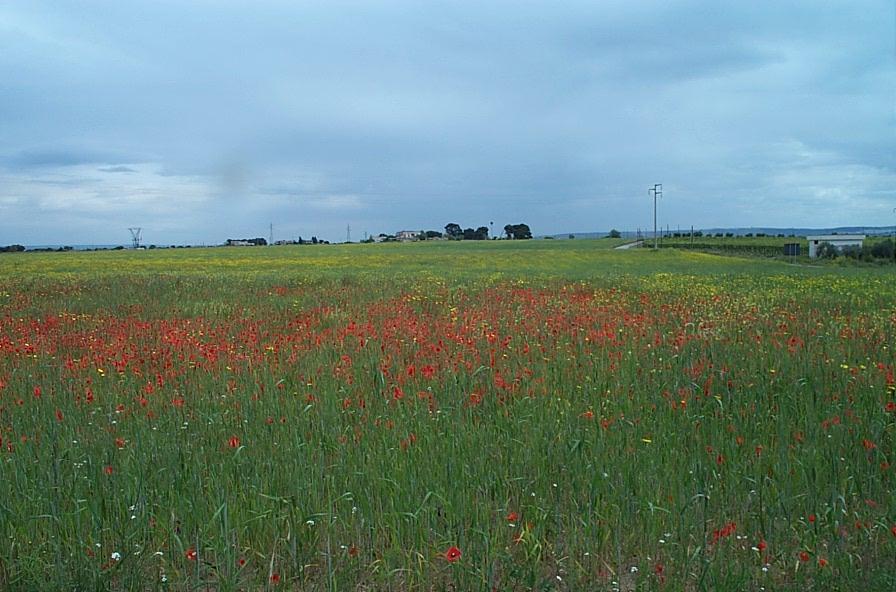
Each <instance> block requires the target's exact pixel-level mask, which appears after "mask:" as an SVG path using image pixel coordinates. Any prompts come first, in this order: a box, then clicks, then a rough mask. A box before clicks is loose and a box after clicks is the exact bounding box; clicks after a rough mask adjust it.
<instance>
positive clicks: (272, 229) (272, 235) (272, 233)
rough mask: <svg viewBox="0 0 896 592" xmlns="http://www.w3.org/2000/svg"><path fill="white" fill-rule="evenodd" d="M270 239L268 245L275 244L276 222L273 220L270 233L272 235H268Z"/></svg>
mask: <svg viewBox="0 0 896 592" xmlns="http://www.w3.org/2000/svg"><path fill="white" fill-rule="evenodd" d="M268 239H269V240H268V245H269V246H270V245H273V244H274V223H273V222H271V234H270V236H269V237H268Z"/></svg>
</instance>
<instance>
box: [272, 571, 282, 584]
mask: <svg viewBox="0 0 896 592" xmlns="http://www.w3.org/2000/svg"><path fill="white" fill-rule="evenodd" d="M271 583H272V584H279V583H280V574H279V573H277V572H274V573H272V574H271Z"/></svg>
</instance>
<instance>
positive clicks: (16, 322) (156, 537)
mask: <svg viewBox="0 0 896 592" xmlns="http://www.w3.org/2000/svg"><path fill="white" fill-rule="evenodd" d="M619 242H621V241H609V240H574V241H545V240H538V241H488V242H472V241H471V242H430V243H414V244H379V245H332V246H314V247H311V246H304V247H297V246H288V247H266V248H261V247H251V248H250V247H244V248H215V249H164V250H153V251H142V252H134V251H124V252H122V251H118V252H91V253H81V252H68V253H40V254H37V253H21V254H6V255H0V459H2V462H0V589H2V590H15V591H18V590H22V591H26V590H27V591H31V590H114V591H118V590H215V591H219V590H220V591H226V590H264V589H272V590H327V591H341V590H398V591H404V590H419V591H424V590H425V591H429V590H456V591H466V590H607V591H610V590H617V591H618V590H683V591H684V590H687V591H691V590H762V589H765V590H889V589H894V588H896V575H894V574H896V498H894V495H893V485H894V478H896V477H894V470H896V469H894V467H893V466H892V465H893V463H896V459H894V443H896V380H894V368H896V355H894V347H896V328H894V327H896V273H894V272H893V268H892V266H890V267H886V266H878V267H861V266H831V265H813V266H809V265H791V264H789V263H787V262H785V261H778V260H769V259H757V258H740V257H735V256H731V255H726V256H719V255H713V254H707V253H700V252H695V251H683V250H676V249H669V250H660V251H659V252H653V251H651V250H648V249H635V250H628V251H615V250H612V247H613V246H615V245H616V244H619Z"/></svg>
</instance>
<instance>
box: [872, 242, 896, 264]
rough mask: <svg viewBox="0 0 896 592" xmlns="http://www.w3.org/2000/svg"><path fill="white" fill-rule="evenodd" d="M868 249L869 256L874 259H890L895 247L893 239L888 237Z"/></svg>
mask: <svg viewBox="0 0 896 592" xmlns="http://www.w3.org/2000/svg"><path fill="white" fill-rule="evenodd" d="M870 250H871V256H872V257H874V258H876V259H892V258H893V252H894V250H896V247H894V244H893V240H892V239H889V238H888V239H887V240H885V241H881V242H879V243H877V244H875V245H874V246H872V247H871V249H870Z"/></svg>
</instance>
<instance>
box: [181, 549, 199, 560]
mask: <svg viewBox="0 0 896 592" xmlns="http://www.w3.org/2000/svg"><path fill="white" fill-rule="evenodd" d="M184 556H185V557H186V558H187V559H189V560H190V561H196V549H194V548H193V547H190V548H189V549H187V552H186V553H184Z"/></svg>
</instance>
